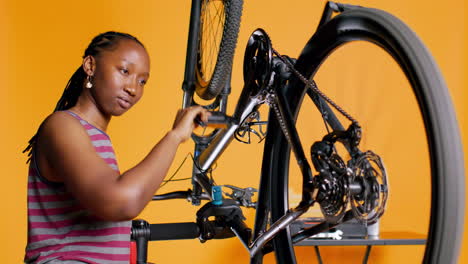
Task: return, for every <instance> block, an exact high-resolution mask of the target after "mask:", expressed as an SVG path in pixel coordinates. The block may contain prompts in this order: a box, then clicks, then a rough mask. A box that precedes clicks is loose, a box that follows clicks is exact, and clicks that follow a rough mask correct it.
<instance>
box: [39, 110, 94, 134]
mask: <svg viewBox="0 0 468 264" xmlns="http://www.w3.org/2000/svg"><path fill="white" fill-rule="evenodd" d="M84 132H85V130H84V128H83V126H82V125H81V124H80V120H79V119H78V118H77V117H75V116H73V115H72V113H70V112H67V111H57V112H54V113H52V114H50V115H49V116H48V117H46V118H45V119H44V121H43V122H42V124H41V126H40V128H39V131H38V135H39V136H45V137H49V136H54V137H56V136H58V135H59V134H66V135H68V136H74V135H76V136H78V135H80V134H81V135H83V136H84V135H86V133H84Z"/></svg>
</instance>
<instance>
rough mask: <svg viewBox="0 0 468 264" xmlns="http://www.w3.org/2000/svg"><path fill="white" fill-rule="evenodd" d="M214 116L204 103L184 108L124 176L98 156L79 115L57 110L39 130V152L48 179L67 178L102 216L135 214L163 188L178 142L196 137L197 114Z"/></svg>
mask: <svg viewBox="0 0 468 264" xmlns="http://www.w3.org/2000/svg"><path fill="white" fill-rule="evenodd" d="M208 115H209V114H208V112H207V111H206V110H204V109H203V108H201V107H192V108H187V109H184V110H181V111H179V113H178V115H177V117H176V120H175V122H174V126H173V128H172V130H170V131H169V132H168V133H166V135H165V136H164V137H163V138H162V139H161V140H160V141H159V142H158V143H157V144H156V145H155V146H154V147H153V149H152V150H151V151H150V153H149V154H148V155H147V156H146V157H145V158H144V159H143V160H142V161H141V162H140V163H138V164H137V165H136V166H135V167H133V168H131V169H130V170H128V171H126V172H125V173H123V174H121V175H119V173H118V172H117V171H115V170H113V169H112V168H110V167H109V166H108V165H107V163H106V162H105V161H104V160H103V159H102V158H101V157H99V156H98V154H97V153H96V151H95V150H94V147H93V145H92V144H91V141H90V139H89V136H88V134H87V133H86V131H85V130H84V129H83V127H82V126H81V124H80V123H79V122H77V120H76V119H75V118H74V117H72V116H70V115H69V114H67V113H63V112H57V113H54V114H53V115H51V116H50V117H49V118H47V120H46V121H45V122H44V124H43V126H42V127H41V129H40V131H39V136H38V145H37V146H38V149H37V150H38V152H39V153H40V154H42V155H39V156H40V157H42V162H41V161H39V165H40V167H41V172H42V173H43V176H44V177H46V178H48V179H53V180H56V181H63V183H64V184H65V186H66V188H67V189H68V190H69V191H70V192H71V193H72V194H73V195H74V197H75V198H76V199H77V200H78V201H79V202H80V204H81V205H82V206H84V207H85V208H87V209H88V210H90V211H91V212H93V213H94V214H95V215H96V216H98V217H99V218H102V219H105V220H110V221H120V220H129V219H132V218H134V217H136V216H137V215H138V214H139V213H140V212H141V211H142V210H143V208H144V207H145V206H146V204H147V203H148V202H149V201H150V200H151V198H152V196H153V194H154V193H155V192H156V190H157V189H158V187H159V185H160V184H161V182H162V180H163V179H164V177H165V176H166V174H167V172H168V170H169V167H170V165H171V164H172V161H173V159H174V156H175V153H176V151H177V148H178V146H179V145H180V144H181V143H182V142H184V141H186V140H187V139H188V138H190V135H191V133H192V131H193V129H194V128H195V126H196V125H195V123H194V119H195V118H196V117H197V116H200V117H201V118H202V120H204V121H206V119H207V117H208ZM44 163H45V164H44ZM43 164H44V165H45V166H42V165H43ZM43 167H46V169H43ZM54 176H58V177H59V178H56V177H54Z"/></svg>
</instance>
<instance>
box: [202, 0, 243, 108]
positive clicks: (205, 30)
mask: <svg viewBox="0 0 468 264" xmlns="http://www.w3.org/2000/svg"><path fill="white" fill-rule="evenodd" d="M211 4H213V5H216V4H218V5H221V6H222V10H224V13H223V12H222V10H221V11H217V12H221V13H222V14H220V15H215V16H214V17H212V15H210V11H209V9H210V8H209V6H210V5H211ZM242 5H243V1H242V0H203V1H202V6H201V11H200V34H199V37H198V49H197V63H196V68H195V91H196V93H197V95H198V96H199V97H200V98H202V99H204V100H211V99H213V98H215V97H216V96H218V95H219V94H220V93H221V91H222V89H223V88H224V87H225V85H226V82H227V81H228V78H229V75H230V73H231V68H232V60H233V57H234V50H235V48H236V44H237V37H238V33H239V26H240V19H241V16H242ZM215 8H216V7H215ZM219 9H221V8H219ZM219 9H218V10H219ZM223 18H224V24H223V25H222V26H221V25H219V23H216V22H213V21H214V20H222V19H223ZM215 26H220V27H222V29H216V30H222V36H221V39H220V40H219V44H218V43H211V42H212V41H211V40H210V39H209V38H210V37H216V35H217V34H216V33H215V34H213V33H212V31H214V29H212V28H211V27H215ZM207 39H208V40H207ZM213 42H217V40H213ZM218 45H219V46H218ZM213 49H214V50H213ZM208 53H209V54H208ZM213 53H214V54H213ZM211 56H212V57H211ZM213 62H216V63H215V65H214V68H213V66H212V65H210V63H213Z"/></svg>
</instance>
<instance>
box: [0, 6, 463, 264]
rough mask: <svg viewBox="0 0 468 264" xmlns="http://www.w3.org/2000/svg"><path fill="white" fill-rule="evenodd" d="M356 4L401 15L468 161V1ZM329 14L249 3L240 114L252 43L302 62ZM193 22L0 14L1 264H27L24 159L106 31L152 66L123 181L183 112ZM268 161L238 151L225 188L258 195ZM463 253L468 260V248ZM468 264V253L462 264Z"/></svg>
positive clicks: (229, 163) (159, 246)
mask: <svg viewBox="0 0 468 264" xmlns="http://www.w3.org/2000/svg"><path fill="white" fill-rule="evenodd" d="M353 3H356V4H361V5H365V6H372V7H377V8H380V9H384V10H387V11H389V12H390V13H393V14H395V15H396V16H397V17H399V18H401V19H402V20H403V21H405V22H406V23H407V24H409V26H410V27H412V28H413V30H414V31H416V32H417V33H418V35H419V36H420V37H421V39H422V40H423V41H424V42H425V43H426V44H427V46H428V47H429V49H430V50H431V52H432V53H433V56H434V57H435V60H436V61H437V62H438V64H439V66H440V68H441V70H442V73H443V74H444V76H445V78H446V82H447V84H448V87H449V89H450V92H451V95H452V97H453V99H454V104H455V107H456V111H457V113H458V118H459V121H460V124H461V128H462V136H463V139H464V142H465V144H464V149H465V153H468V149H467V147H468V120H467V118H466V116H467V115H468V109H467V107H466V103H467V102H468V91H467V89H466V87H467V84H468V77H466V72H467V62H468V54H467V45H468V32H467V30H468V29H467V28H468V25H467V21H466V18H465V16H466V15H467V14H466V4H465V3H464V1H463V0H449V1H445V2H443V4H438V5H436V4H435V3H432V4H428V3H427V1H423V0H414V1H403V0H395V1H389V0H374V1H353ZM323 5H324V2H323V1H308V0H297V1H290V2H288V3H287V4H286V1H279V0H270V1H267V0H256V1H249V0H246V3H245V6H244V16H243V18H242V26H241V33H240V38H239V44H238V49H237V53H236V59H235V66H234V73H233V92H232V94H233V96H232V99H231V104H230V109H231V111H232V108H233V107H234V103H233V102H234V101H235V100H234V99H235V98H237V96H238V95H239V93H240V87H242V71H241V70H242V68H241V67H242V64H241V63H242V56H243V49H244V47H245V43H246V40H247V38H248V36H249V34H250V33H251V32H252V31H253V30H254V29H255V28H257V27H264V28H265V29H266V30H267V31H268V33H269V34H270V36H271V38H272V40H273V44H274V46H275V47H276V48H277V49H278V50H279V51H280V52H282V53H284V54H290V55H292V56H296V54H298V53H299V52H300V51H301V49H302V47H303V45H304V43H305V42H306V41H307V40H308V38H309V37H310V35H311V33H312V32H313V31H314V29H315V27H316V25H317V23H318V19H319V18H320V14H321V12H322V10H323ZM189 11H190V1H189V0H184V1H151V0H140V1H134V2H132V3H131V4H130V2H128V1H119V0H118V1H116V0H113V1H110V0H103V1H90V0H84V1H54V0H44V1H40V2H36V1H29V2H24V1H13V0H3V1H1V2H0V33H2V34H1V36H2V37H1V41H0V58H2V62H3V63H0V87H1V92H2V96H1V97H0V113H1V118H0V120H1V122H2V124H3V125H2V129H0V133H1V134H0V135H1V138H2V139H4V140H3V141H2V151H1V152H0V155H1V156H0V157H1V159H0V160H1V161H2V163H1V164H2V169H3V174H2V175H3V176H2V182H3V186H4V187H3V188H2V191H1V192H0V199H1V201H3V202H2V203H1V205H0V211H3V212H4V214H3V217H2V218H1V219H0V226H2V228H0V230H1V231H0V237H1V238H0V258H1V259H2V263H19V262H20V261H21V259H22V256H23V252H24V246H25V243H26V206H25V205H26V199H25V198H26V172H27V169H26V166H25V164H24V162H25V157H24V156H23V155H21V153H20V151H21V150H22V149H23V148H24V147H25V145H26V142H27V140H29V138H30V136H31V135H32V134H33V133H34V131H35V129H36V128H37V127H38V125H39V124H40V122H41V121H42V119H43V118H44V117H45V116H46V115H47V114H49V113H50V112H51V111H52V109H53V107H54V106H55V103H56V101H57V100H58V98H59V96H60V95H61V93H62V91H63V87H64V86H65V84H66V82H67V80H68V79H69V77H70V75H71V74H72V73H73V71H74V70H75V69H76V68H77V67H78V65H79V64H80V57H81V55H82V53H83V52H84V49H85V47H86V45H87V44H88V43H89V41H90V40H91V38H92V37H93V36H95V35H96V34H98V33H101V32H104V31H107V30H117V31H124V32H129V33H132V34H134V35H136V36H138V37H139V38H140V39H141V41H142V42H143V43H144V44H145V45H146V46H147V49H148V51H149V53H150V56H151V58H152V69H151V79H150V82H149V83H148V88H147V89H146V92H145V96H144V98H143V99H142V101H141V102H140V103H139V104H138V105H137V106H136V107H135V108H134V109H133V110H132V111H130V112H129V113H128V114H126V115H125V116H123V117H121V118H116V119H114V121H113V123H112V124H111V127H110V131H109V133H110V135H111V136H112V138H113V142H114V145H115V148H116V152H117V154H118V157H119V163H120V167H121V170H125V169H128V168H129V167H130V166H132V165H133V164H135V163H136V162H138V161H139V160H141V159H142V158H143V156H144V155H145V153H147V152H148V151H149V149H150V148H151V147H152V146H153V145H154V144H155V143H156V142H157V140H158V139H159V138H161V137H162V135H164V133H165V131H167V130H168V129H169V128H170V126H171V124H172V120H173V116H174V114H175V112H176V111H177V109H178V108H179V107H180V104H181V101H182V93H181V84H182V79H183V71H184V64H185V45H186V41H187V40H186V39H187V30H188V16H189ZM464 74H465V75H464ZM190 151H192V144H191V143H186V144H185V145H183V146H182V147H181V148H180V151H179V154H178V155H177V157H176V160H175V164H174V166H173V168H172V170H171V171H174V170H175V169H176V167H177V166H178V164H179V163H180V162H181V161H182V160H183V158H184V157H185V155H186V154H187V153H188V152H190ZM261 152H262V145H255V146H244V145H242V144H234V145H233V146H232V148H230V149H229V150H228V151H227V152H226V153H225V156H223V157H222V159H221V160H220V161H219V162H218V168H217V170H216V173H215V176H216V177H217V180H218V181H219V182H225V183H234V181H233V180H230V179H234V178H235V179H236V181H235V183H236V184H238V185H240V186H247V185H250V186H252V184H253V185H255V184H257V181H258V176H257V175H258V174H259V167H258V165H259V164H260V160H261ZM241 153H242V154H241ZM245 153H249V154H248V155H249V157H248V160H247V161H245V160H244V159H241V156H242V158H244V156H245V155H246V154H245ZM467 156H468V155H467ZM466 160H467V158H466V157H465V161H466ZM241 161H242V162H243V163H242V164H243V166H244V168H245V169H246V170H247V171H250V172H252V173H250V174H249V175H246V173H245V172H244V171H240V170H239V164H241V163H240V162H241ZM465 164H466V162H465ZM190 170H191V169H190V166H189V164H185V165H184V166H183V168H182V170H181V172H180V174H179V175H180V176H184V175H190ZM181 188H182V189H186V188H189V186H188V184H187V183H180V184H173V185H172V186H170V187H164V189H162V190H161V191H168V190H175V189H181ZM410 201H411V200H410ZM414 208H415V207H414ZM196 209H197V208H194V207H191V206H190V205H189V204H188V203H187V202H185V201H176V202H168V203H153V204H150V205H149V206H148V207H147V209H146V210H145V211H144V212H143V214H142V217H143V218H145V219H147V220H149V221H150V222H172V221H193V220H194V212H195V211H196ZM408 213H409V212H408ZM248 214H249V215H251V213H248ZM412 224H413V225H414V224H416V225H417V223H412ZM465 234H466V232H465ZM465 237H466V235H465ZM465 240H466V239H465ZM463 249H464V250H463V251H464V252H468V245H467V244H465V245H464V247H463ZM182 250H183V251H182ZM306 251H307V252H306ZM182 252H183V253H182ZM363 252H364V248H362V247H360V248H351V247H343V248H336V249H335V250H334V249H333V248H326V249H324V255H325V257H326V258H327V260H329V261H330V262H327V263H359V259H360V258H361V256H362V254H363ZM421 252H422V247H417V246H415V247H386V248H382V247H381V248H376V249H375V251H373V254H372V259H371V263H395V262H396V261H397V259H402V257H401V256H404V257H405V258H406V259H407V260H408V263H419V262H420V257H421ZM301 254H302V256H301V257H303V258H309V259H311V258H312V257H311V256H312V255H313V252H312V251H311V249H310V248H301ZM396 254H398V255H399V257H398V258H397V255H396ZM247 257H248V256H247V253H246V251H245V250H244V249H243V248H242V246H241V245H240V243H239V242H238V241H237V240H235V239H231V240H224V241H209V242H207V243H205V244H200V243H199V242H198V241H195V240H193V241H177V242H158V243H153V244H152V245H151V249H150V259H151V260H153V262H157V263H185V262H187V263H213V262H220V263H238V262H241V263H247ZM309 261H312V260H309ZM400 262H401V261H400ZM312 263H313V262H312ZM460 263H468V253H462V255H461V258H460Z"/></svg>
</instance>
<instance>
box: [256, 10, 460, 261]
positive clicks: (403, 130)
mask: <svg viewBox="0 0 468 264" xmlns="http://www.w3.org/2000/svg"><path fill="white" fill-rule="evenodd" d="M359 40H362V41H359ZM356 41H357V42H356ZM344 44H347V45H344ZM353 45H358V46H359V45H364V47H363V48H361V49H356V50H353ZM348 46H349V49H348ZM369 46H372V47H376V48H375V49H376V50H378V51H376V52H377V53H378V54H379V55H383V57H384V58H383V60H384V62H382V63H383V64H385V65H384V66H382V64H374V65H375V66H369V65H370V64H373V63H376V62H377V59H376V58H374V57H370V58H369V59H368V60H364V57H365V56H367V55H369V54H370V53H373V51H372V47H369ZM357 51H359V52H361V54H357V55H355V58H356V61H357V62H356V61H355V62H350V61H349V57H347V56H346V53H347V52H351V53H354V52H357ZM389 55H390V56H389ZM353 56H354V55H353ZM340 57H342V58H343V59H342V60H339V58H340ZM335 61H338V63H334V62H335ZM359 61H363V62H362V63H360V64H359ZM343 63H347V65H343ZM356 63H357V64H358V66H357V67H356ZM387 63H395V67H393V66H388V65H387ZM350 64H351V65H350ZM368 64H369V65H368ZM340 65H341V66H342V67H343V68H344V69H342V70H343V71H344V72H337V73H333V72H332V73H324V74H322V71H328V70H329V69H330V68H333V67H335V66H340ZM295 67H296V69H297V70H298V71H299V72H301V73H302V74H303V75H304V76H306V77H308V78H309V79H312V78H314V79H316V80H317V83H318V86H319V88H321V90H322V91H324V92H325V93H326V94H327V95H328V96H329V97H331V98H336V101H338V104H339V105H340V106H342V107H344V108H345V109H347V110H349V112H351V113H354V114H355V115H354V117H355V118H356V119H357V120H358V121H359V122H360V124H361V126H362V129H363V140H362V143H361V145H360V148H361V150H363V151H365V150H367V149H371V150H373V151H374V152H376V153H377V154H379V155H380V156H381V157H382V158H383V161H384V162H385V164H386V166H387V172H388V175H389V176H388V177H389V182H390V188H391V193H390V198H389V203H388V205H387V206H388V207H387V210H386V212H385V215H384V216H383V218H381V229H384V228H387V229H390V230H391V229H392V228H396V229H399V228H405V227H407V228H409V230H412V229H415V228H420V227H418V225H419V226H423V229H426V233H427V243H426V246H425V249H424V252H422V253H421V256H420V258H421V259H422V261H423V262H424V263H456V262H457V258H458V253H459V249H460V243H461V236H462V232H461V230H462V228H463V215H464V168H463V153H462V149H461V141H460V135H459V129H458V124H457V121H456V117H455V113H454V110H453V107H452V103H451V100H450V97H449V94H448V90H447V88H446V86H445V84H444V81H443V78H442V77H441V75H440V73H439V70H438V69H437V66H436V65H435V62H434V61H433V59H432V57H431V55H430V54H429V52H428V51H427V50H426V48H425V47H424V45H423V44H422V42H421V41H420V40H419V38H418V37H417V36H416V35H415V34H414V33H413V32H412V31H411V30H410V29H409V28H408V27H407V26H406V25H405V24H403V23H402V22H401V21H400V20H398V19H397V18H395V17H394V16H392V15H390V14H388V13H386V12H384V11H381V10H376V9H368V8H352V9H349V10H346V11H344V12H343V13H341V14H339V15H337V16H335V17H334V18H333V19H331V20H330V21H328V22H327V23H326V24H324V25H323V26H321V27H320V28H319V29H318V31H317V32H316V33H315V34H314V36H312V38H311V39H310V40H309V42H308V43H307V45H306V46H305V48H304V50H303V51H302V53H301V55H300V57H299V59H298V61H297V63H296V66H295ZM361 67H362V68H363V70H364V72H363V73H361V74H362V75H361V77H365V78H367V79H365V80H364V81H358V80H357V77H356V76H357V74H354V72H353V74H348V75H347V74H346V71H353V70H356V69H357V68H361ZM382 69H385V72H383V70H382ZM392 71H399V73H396V76H397V77H398V78H401V80H394V79H395V77H393V76H394V75H392V73H391V72H392ZM327 74H328V75H327ZM377 74H382V75H388V76H389V77H390V79H385V81H384V82H385V84H387V85H391V87H392V89H388V88H387V89H379V88H380V87H379V86H382V84H381V83H382V82H383V81H381V80H380V79H375V78H374V75H377ZM330 76H331V77H332V78H333V79H332V80H331V81H330V80H329V81H325V80H323V79H324V78H327V77H330ZM383 77H385V76H383ZM373 78H374V80H373ZM340 79H343V80H344V81H343V82H339V81H340ZM369 79H370V81H369ZM337 82H339V83H337ZM349 82H352V83H355V84H356V85H355V87H359V89H361V87H365V86H366V85H367V84H368V83H372V82H376V87H373V88H372V89H367V90H361V91H360V90H359V89H358V90H352V89H350V90H344V91H343V90H339V91H337V92H336V93H335V94H333V92H332V91H331V90H332V89H330V90H329V89H328V88H327V86H326V85H321V83H322V84H328V85H331V86H332V87H337V89H338V88H339V87H344V88H346V89H347V88H348V86H346V84H347V83H349ZM280 93H281V94H283V95H284V96H285V97H286V99H287V101H288V105H289V108H290V109H291V112H292V113H293V115H294V116H295V118H296V119H297V120H296V128H297V129H298V133H299V136H300V138H301V142H302V146H303V148H304V150H305V151H307V150H308V148H310V146H311V144H312V143H307V140H310V141H311V142H313V141H314V140H315V141H317V140H321V136H323V135H325V134H326V133H327V132H326V131H325V130H324V129H322V130H320V128H321V127H323V125H322V123H323V121H321V119H320V118H321V116H320V114H316V117H317V118H318V119H313V117H314V116H313V114H312V108H314V105H313V104H312V103H311V102H310V101H311V100H310V98H309V97H308V96H307V95H306V87H305V85H304V84H303V83H301V82H300V81H299V80H298V79H294V80H291V81H290V83H289V85H288V86H287V87H286V88H285V89H284V91H281V92H280ZM340 99H341V100H340ZM366 100H367V101H366ZM405 105H410V106H408V107H406V106H405ZM315 110H316V109H315ZM316 112H317V111H316ZM337 115H338V114H337ZM301 119H302V120H303V121H305V122H307V123H309V125H308V126H302V125H301V123H300V122H301ZM269 120H270V122H269V124H268V130H267V131H268V135H267V139H266V143H265V152H264V153H265V157H264V161H265V163H264V166H265V168H268V174H269V175H271V176H270V177H271V178H270V179H271V194H270V204H271V205H270V206H271V222H274V221H276V220H277V219H279V218H280V217H281V216H282V215H284V214H285V212H286V211H287V210H288V208H292V207H295V204H294V203H293V202H292V199H293V198H292V197H291V194H290V193H289V192H291V190H292V187H293V186H292V185H293V182H294V179H293V178H294V177H301V176H297V175H296V174H300V173H299V172H295V171H294V168H293V167H297V166H295V165H294V163H295V160H294V158H292V159H290V147H289V145H288V143H287V140H286V139H285V137H284V135H283V133H282V131H281V128H280V126H279V122H278V121H277V120H276V116H275V115H274V113H270V119H269ZM311 123H314V124H317V125H316V126H314V127H311V126H310V124H311ZM343 124H345V123H344V122H343ZM317 130H318V131H320V132H321V135H318V134H317V132H316V131H317ZM313 133H315V134H313ZM314 137H315V138H314ZM306 153H307V152H306ZM308 158H310V157H308ZM408 159H409V160H410V162H408V161H407V160H408ZM291 160H292V161H291ZM411 160H412V162H411ZM309 162H310V160H309ZM415 186H417V188H415ZM425 187H427V189H426V190H425V191H424V192H425V194H422V193H420V192H421V191H420V189H423V188H425ZM420 197H423V200H421V202H415V201H416V200H417V199H419V198H420ZM418 201H419V200H418ZM411 204H413V207H409V208H407V209H404V208H405V206H408V205H411ZM426 204H427V206H426ZM414 206H417V207H418V208H422V209H418V210H415V208H414ZM314 207H315V206H314ZM399 211H400V212H401V214H400V215H398V213H399ZM421 216H422V217H425V218H426V219H424V220H421V219H418V217H421ZM387 219H388V220H387ZM421 221H422V222H421ZM424 225H425V227H424ZM427 230H428V231H427ZM273 246H274V250H275V255H276V259H277V262H278V263H296V254H295V249H294V247H293V242H292V239H291V230H289V228H286V229H285V230H284V231H282V232H281V233H280V234H279V235H278V236H276V237H275V238H274V240H273Z"/></svg>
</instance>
